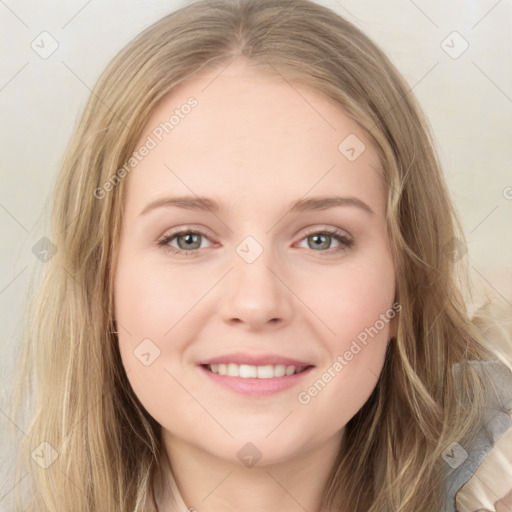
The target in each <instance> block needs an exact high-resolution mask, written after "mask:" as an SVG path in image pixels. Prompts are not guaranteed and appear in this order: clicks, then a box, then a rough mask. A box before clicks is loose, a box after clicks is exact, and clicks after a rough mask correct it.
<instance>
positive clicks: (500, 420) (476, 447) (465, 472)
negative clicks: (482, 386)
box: [443, 361, 512, 512]
mask: <svg viewBox="0 0 512 512" xmlns="http://www.w3.org/2000/svg"><path fill="white" fill-rule="evenodd" d="M461 365H472V366H473V368H475V369H476V370H477V371H478V372H479V373H480V375H482V378H483V379H484V382H486V383H487V385H486V387H487V389H488V395H489V402H488V408H487V410H486V414H485V418H484V420H483V422H482V427H481V428H480V430H479V432H478V434H477V437H476V439H475V441H474V442H473V444H472V445H471V446H470V447H464V446H462V447H461V446H460V445H456V446H453V447H452V448H450V447H447V450H446V455H443V458H445V456H446V458H445V461H447V463H446V466H447V479H446V486H445V489H446V492H445V496H446V501H445V505H444V509H443V512H457V509H456V507H455V500H456V496H457V492H458V491H459V490H460V489H461V487H462V486H463V485H464V484H465V483H466V482H467V481H468V480H469V479H470V478H471V477H472V476H473V475H474V473H475V472H476V470H477V469H478V467H479V466H480V464H481V463H482V461H483V460H484V459H485V457H486V456H487V455H488V454H489V452H490V451H491V449H492V447H493V446H494V445H495V444H496V442H497V441H498V439H499V438H500V437H501V436H502V435H503V434H504V433H505V432H506V431H507V430H508V429H509V428H512V417H511V414H512V373H511V372H510V370H509V369H508V368H507V367H506V366H504V365H503V364H501V363H497V362H494V361H467V362H465V363H458V364H456V365H455V367H454V369H453V372H454V376H455V377H457V375H458V374H459V371H460V368H461ZM490 382H492V384H491V385H488V384H489V383H490ZM493 388H495V390H494V389H493ZM466 454H467V458H465V457H466ZM457 458H459V460H462V459H464V458H465V460H464V462H462V463H461V464H460V465H457ZM454 466H456V467H454ZM510 479H511V482H510V487H511V488H512V475H510Z"/></svg>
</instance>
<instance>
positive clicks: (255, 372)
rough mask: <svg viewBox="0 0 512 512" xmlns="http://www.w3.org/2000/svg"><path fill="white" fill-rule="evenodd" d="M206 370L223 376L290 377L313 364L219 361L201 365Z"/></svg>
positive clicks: (254, 377) (247, 377)
mask: <svg viewBox="0 0 512 512" xmlns="http://www.w3.org/2000/svg"><path fill="white" fill-rule="evenodd" d="M201 366H202V367H203V368H204V369H205V370H207V371H209V372H211V373H215V374H217V375H221V376H227V377H240V378H242V379H273V378H276V377H290V376H292V375H297V374H299V373H302V372H304V371H306V370H307V369H308V368H311V367H312V365H305V366H295V365H284V364H276V365H272V364H267V365H262V366H255V365H250V364H236V363H217V364H203V365H201Z"/></svg>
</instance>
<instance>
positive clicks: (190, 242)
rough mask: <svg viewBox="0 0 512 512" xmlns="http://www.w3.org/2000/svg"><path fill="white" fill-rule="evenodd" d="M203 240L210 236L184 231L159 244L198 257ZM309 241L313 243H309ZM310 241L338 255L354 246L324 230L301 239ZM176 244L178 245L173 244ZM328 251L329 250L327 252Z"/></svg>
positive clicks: (316, 248)
mask: <svg viewBox="0 0 512 512" xmlns="http://www.w3.org/2000/svg"><path fill="white" fill-rule="evenodd" d="M202 239H203V240H209V238H208V236H207V235H206V234H205V233H203V232H201V231H198V230H192V229H182V230H181V231H176V232H174V233H170V234H168V235H165V236H164V237H163V238H161V239H160V240H159V241H158V242H157V244H158V246H159V247H162V248H164V249H166V250H168V251H169V252H171V253H173V254H179V255H183V256H197V255H198V254H199V249H204V248H205V246H204V245H203V244H202ZM309 239H311V240H312V242H311V243H310V242H309ZM302 240H308V248H310V249H312V250H314V251H316V252H321V253H328V254H333V253H335V254H337V253H339V252H341V251H344V250H346V249H348V248H350V247H352V245H353V244H354V241H353V240H352V239H351V238H349V237H348V236H346V235H345V234H343V233H342V232H339V231H337V230H335V229H334V230H331V229H323V230H311V231H309V232H308V233H306V235H305V236H304V237H303V238H302V239H301V241H302ZM333 240H334V241H336V242H337V243H338V244H339V245H338V246H337V247H335V248H334V249H332V248H331V247H330V246H331V243H332V241H333ZM173 242H175V243H176V245H173V244H172V243H173ZM325 249H328V250H325Z"/></svg>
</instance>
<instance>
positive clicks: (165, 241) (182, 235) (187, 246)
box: [158, 229, 208, 256]
mask: <svg viewBox="0 0 512 512" xmlns="http://www.w3.org/2000/svg"><path fill="white" fill-rule="evenodd" d="M201 238H204V239H208V237H207V236H206V235H205V234H204V233H202V232H201V231H196V230H190V229H183V230H181V231H177V232H175V233H171V234H169V235H165V236H164V237H163V238H162V239H160V240H159V241H158V246H160V247H163V248H164V249H167V250H169V251H170V252H172V253H174V254H180V255H184V256H196V255H197V254H198V249H203V248H204V245H203V244H202V243H201ZM175 239H176V243H177V247H176V246H173V245H170V244H171V242H172V241H174V240H175Z"/></svg>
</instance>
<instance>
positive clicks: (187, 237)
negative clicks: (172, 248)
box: [178, 233, 199, 249]
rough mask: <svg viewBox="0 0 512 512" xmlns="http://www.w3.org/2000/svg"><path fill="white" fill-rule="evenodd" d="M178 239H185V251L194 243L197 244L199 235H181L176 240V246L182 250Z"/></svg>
mask: <svg viewBox="0 0 512 512" xmlns="http://www.w3.org/2000/svg"><path fill="white" fill-rule="evenodd" d="M180 238H183V239H185V244H184V245H186V247H185V249H190V247H191V245H193V244H194V242H195V243H197V239H198V238H199V235H196V234H194V233H187V234H186V235H182V236H181V237H179V238H178V245H179V246H180V249H183V247H181V245H182V244H181V243H179V240H180ZM194 248H195V249H197V247H194Z"/></svg>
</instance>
